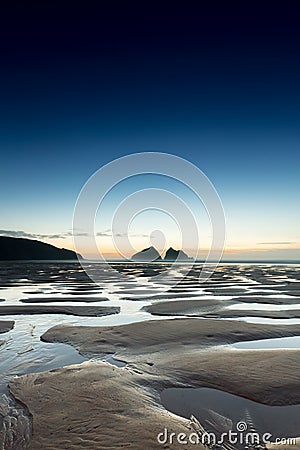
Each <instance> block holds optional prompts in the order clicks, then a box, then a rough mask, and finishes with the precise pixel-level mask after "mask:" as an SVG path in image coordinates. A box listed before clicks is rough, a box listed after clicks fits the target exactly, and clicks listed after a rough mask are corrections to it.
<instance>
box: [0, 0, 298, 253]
mask: <svg viewBox="0 0 300 450" xmlns="http://www.w3.org/2000/svg"><path fill="white" fill-rule="evenodd" d="M296 6H297V4H296V2H288V3H287V4H285V5H284V8H283V4H282V5H281V7H279V6H276V5H274V4H272V7H271V6H270V5H267V4H265V5H263V4H257V5H255V4H248V5H246V4H244V3H242V2H237V3H236V4H235V3H232V4H231V6H228V5H227V4H226V5H225V4H224V5H223V6H221V7H219V6H218V7H217V5H214V7H213V8H212V9H206V8H202V9H201V8H200V9H199V10H193V9H192V8H190V7H189V6H183V4H182V5H181V7H172V8H163V7H162V6H161V5H160V6H156V7H155V6H154V5H152V4H151V5H150V4H149V6H148V7H145V6H144V7H141V8H138V9H137V8H136V7H133V6H128V5H126V4H123V5H122V6H120V5H117V4H115V5H114V7H112V8H111V10H109V9H104V8H103V9H102V10H101V9H100V10H98V11H96V10H93V9H92V8H90V7H83V6H82V8H79V9H76V8H75V7H74V6H73V7H72V10H70V9H65V10H64V9H63V8H62V7H57V8H56V7H54V6H52V5H49V6H48V9H46V8H45V6H44V5H43V9H34V10H29V9H28V6H26V5H24V6H23V7H18V8H17V7H15V8H14V11H7V12H5V11H3V14H1V15H2V17H1V24H0V25H1V26H0V30H1V31H0V35H1V36H0V49H1V71H0V90H1V105H0V119H1V122H0V127H1V129H0V148H1V179H0V186H1V192H2V194H4V195H3V198H2V200H1V209H2V213H1V216H2V218H3V222H2V227H1V228H3V229H4V230H25V231H26V232H28V233H40V234H43V233H52V232H53V233H63V232H66V231H67V230H68V229H69V228H70V227H71V220H72V211H73V207H74V202H75V200H76V197H77V195H78V193H79V190H80V188H81V187H82V185H83V183H84V182H85V181H86V179H87V178H88V177H89V176H90V175H91V174H92V173H93V172H94V171H95V170H96V169H98V168H99V167H100V166H101V165H103V164H104V163H107V162H109V161H111V160H112V159H114V158H117V157H119V156H122V155H126V154H128V153H133V152H140V151H164V152H170V153H174V154H177V155H179V156H182V157H184V158H187V159H189V160H190V161H191V162H193V163H195V164H196V165H198V166H199V167H200V168H201V169H202V170H203V171H204V172H205V173H206V174H207V175H208V176H209V177H210V179H211V180H212V181H213V183H214V184H215V186H216V188H217V189H218V191H219V193H220V196H221V198H222V200H223V202H224V207H225V211H226V215H227V218H228V224H229V228H230V227H232V232H231V235H230V236H231V238H230V239H231V241H232V242H231V241H230V242H231V245H232V246H233V247H234V246H235V245H237V246H238V245H240V246H242V243H241V242H242V241H243V239H244V241H245V236H248V235H249V234H251V233H253V234H254V235H255V239H254V241H255V242H257V241H258V240H259V236H260V235H261V238H262V240H263V241H265V239H266V228H267V225H266V223H267V222H268V221H269V222H272V223H273V224H275V225H274V226H275V228H276V224H277V225H278V227H277V228H276V230H275V231H274V233H273V234H272V239H271V240H272V241H273V240H274V241H275V242H276V241H278V242H280V241H289V242H291V244H290V245H291V246H292V247H293V248H299V247H300V232H298V234H297V230H298V229H299V206H298V197H299V178H300V177H299V162H300V152H299V148H300V145H299V144H300V131H299V125H300V123H299V119H300V87H299V86H300V32H299V23H298V14H297V10H296V9H297V8H296ZM245 214H246V217H245ZM262 214H263V215H264V221H263V223H262V224H261V223H260V222H261V220H262ZM239 217H240V219H239ZM242 218H243V219H242ZM239 220H240V222H239ZM249 220H250V221H253V226H254V228H255V229H254V230H253V228H251V227H249V229H246V230H245V227H246V226H247V225H246V224H247V223H248V224H249ZM251 223H252V222H251ZM229 231H230V230H229ZM234 234H240V236H241V238H240V240H239V239H238V240H237V241H238V243H237V241H236V242H235V241H234ZM250 241H251V240H250ZM254 241H251V242H246V241H245V245H244V247H245V248H250V247H251V248H252V247H253V246H254V247H255V242H254ZM279 245H281V244H279Z"/></svg>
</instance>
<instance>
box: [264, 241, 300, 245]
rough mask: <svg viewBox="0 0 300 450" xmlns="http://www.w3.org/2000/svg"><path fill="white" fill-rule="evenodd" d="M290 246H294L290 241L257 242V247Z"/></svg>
mask: <svg viewBox="0 0 300 450" xmlns="http://www.w3.org/2000/svg"><path fill="white" fill-rule="evenodd" d="M290 244H295V242H290V241H286V242H281V241H279V242H257V245H290Z"/></svg>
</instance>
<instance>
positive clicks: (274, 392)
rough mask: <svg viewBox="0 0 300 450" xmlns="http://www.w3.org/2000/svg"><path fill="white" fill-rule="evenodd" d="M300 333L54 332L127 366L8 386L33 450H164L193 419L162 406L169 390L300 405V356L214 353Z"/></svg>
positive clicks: (155, 326) (31, 378)
mask: <svg viewBox="0 0 300 450" xmlns="http://www.w3.org/2000/svg"><path fill="white" fill-rule="evenodd" d="M299 334H300V325H293V326H287V325H286V326H285V325H282V326H272V325H263V326H262V325H256V324H250V323H243V322H236V321H225V320H224V321H220V320H209V319H205V320H203V319H193V318H190V319H172V320H165V321H163V323H162V322H161V321H155V320H153V321H148V322H144V323H134V324H129V325H122V326H116V327H81V326H56V327H53V328H51V329H50V330H49V331H47V332H46V333H45V334H44V335H43V336H42V339H43V340H44V341H47V342H63V343H69V344H72V345H73V346H74V347H76V348H77V349H78V350H79V351H80V352H81V353H82V354H83V355H84V354H85V353H86V354H89V353H90V352H93V353H95V354H97V353H98V354H99V355H102V354H105V353H115V355H114V357H115V358H116V359H120V360H123V361H125V362H127V366H126V367H124V368H122V369H119V368H117V367H113V366H111V365H107V364H105V363H98V362H97V363H96V362H88V363H84V364H82V365H79V366H71V367H69V368H61V369H57V370H55V371H50V372H45V373H41V374H29V375H25V376H22V377H18V378H14V379H13V380H12V381H11V382H10V390H11V392H12V394H13V395H14V396H15V397H16V398H17V399H19V400H20V401H21V402H22V403H24V404H26V406H27V407H28V409H29V411H30V413H31V414H32V416H33V435H32V439H31V444H30V448H32V449H40V448H47V449H54V448H70V449H72V448H74V449H75V448H81V447H80V445H81V444H80V443H83V442H85V446H86V447H87V448H95V449H97V448H99V449H100V448H101V449H106V448H119V446H120V447H121V446H123V447H124V446H125V448H129V447H130V448H133V449H139V450H140V449H141V448H143V447H144V445H145V443H147V449H148V448H149V449H152V448H153V449H154V448H155V449H156V448H163V447H162V446H160V445H159V444H158V443H157V442H156V436H157V433H159V432H160V431H161V430H162V429H163V428H164V427H167V428H168V427H170V429H172V430H174V431H175V432H177V431H176V430H184V432H188V428H186V427H188V426H189V421H188V420H184V419H182V418H180V417H178V416H173V415H171V414H170V413H168V412H166V410H164V409H163V408H162V406H161V401H160V394H161V392H162V390H163V389H165V388H170V387H184V386H186V387H197V388H199V387H209V388H215V389H220V390H223V391H225V392H229V393H231V394H235V395H239V396H241V397H245V398H248V399H250V400H254V401H259V402H261V403H264V404H266V405H278V406H280V405H293V404H297V403H300V382H299V376H298V374H299V369H300V350H284V351H283V350H267V351H256V350H249V351H248V350H247V351H244V350H236V349H229V348H225V347H214V346H215V345H216V344H218V345H221V344H228V343H230V342H237V341H242V340H251V339H252V340H253V339H263V338H271V337H272V338H273V337H280V336H293V335H299ZM178 336H180V339H179V338H178ZM130 445H131V446H130ZM165 448H167V447H165ZM170 448H177V447H176V446H174V447H173V446H170ZM178 448H182V445H181V447H180V446H179V447H178ZM185 448H194V446H193V447H188V446H186V447H185ZM199 448H201V447H199ZM294 448H296V447H295V446H294Z"/></svg>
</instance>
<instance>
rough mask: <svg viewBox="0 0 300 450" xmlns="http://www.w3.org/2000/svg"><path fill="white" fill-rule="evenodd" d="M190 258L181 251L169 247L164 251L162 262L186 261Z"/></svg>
mask: <svg viewBox="0 0 300 450" xmlns="http://www.w3.org/2000/svg"><path fill="white" fill-rule="evenodd" d="M190 259H192V258H190V257H189V256H188V255H187V254H186V253H184V251H183V250H174V248H172V247H170V248H169V249H168V250H167V251H166V256H165V258H164V261H188V260H190Z"/></svg>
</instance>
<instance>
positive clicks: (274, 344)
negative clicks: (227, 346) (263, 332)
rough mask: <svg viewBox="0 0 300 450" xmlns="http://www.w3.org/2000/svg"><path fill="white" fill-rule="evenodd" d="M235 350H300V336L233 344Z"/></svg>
mask: <svg viewBox="0 0 300 450" xmlns="http://www.w3.org/2000/svg"><path fill="white" fill-rule="evenodd" d="M232 347H234V348H241V349H243V348H244V349H258V350H268V349H274V348H275V349H276V348H278V349H279V348H281V349H283V348H285V349H288V348H290V349H300V336H292V337H284V338H275V339H260V340H257V341H245V342H237V343H235V344H232Z"/></svg>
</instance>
